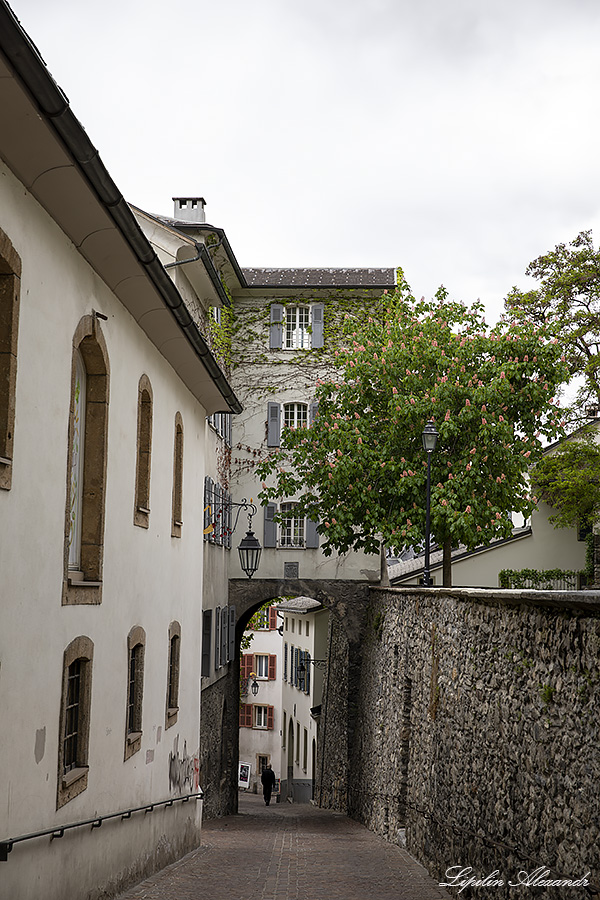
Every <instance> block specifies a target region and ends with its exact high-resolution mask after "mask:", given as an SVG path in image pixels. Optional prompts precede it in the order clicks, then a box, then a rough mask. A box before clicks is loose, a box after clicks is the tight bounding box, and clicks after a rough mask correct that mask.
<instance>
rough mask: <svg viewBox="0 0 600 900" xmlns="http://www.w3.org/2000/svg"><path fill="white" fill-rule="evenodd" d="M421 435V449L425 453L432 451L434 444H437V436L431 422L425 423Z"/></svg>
mask: <svg viewBox="0 0 600 900" xmlns="http://www.w3.org/2000/svg"><path fill="white" fill-rule="evenodd" d="M421 437H422V438H423V450H425V451H426V452H427V453H432V452H433V451H434V450H435V445H436V444H437V439H438V437H439V435H438V432H437V431H436V428H435V425H434V423H433V422H428V423H427V425H426V426H425V428H424V429H423V434H422V435H421Z"/></svg>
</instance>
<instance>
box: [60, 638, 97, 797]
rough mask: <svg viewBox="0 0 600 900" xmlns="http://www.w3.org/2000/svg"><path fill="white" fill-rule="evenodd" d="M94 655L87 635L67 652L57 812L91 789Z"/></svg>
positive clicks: (62, 704) (64, 663)
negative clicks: (89, 768)
mask: <svg viewBox="0 0 600 900" xmlns="http://www.w3.org/2000/svg"><path fill="white" fill-rule="evenodd" d="M93 656H94V645H93V643H92V641H91V640H90V639H89V638H88V637H85V635H82V636H81V637H77V638H75V640H74V641H71V643H70V644H69V646H68V647H67V649H66V650H65V652H64V657H63V684H62V702H61V712H60V731H59V734H60V739H59V745H58V792H57V802H56V808H57V809H59V808H60V807H61V806H64V805H65V803H68V802H69V800H72V799H73V798H74V797H76V796H77V795H78V794H80V793H81V792H82V791H84V790H85V789H86V787H87V781H88V751H89V733H90V713H91V697H92V660H93Z"/></svg>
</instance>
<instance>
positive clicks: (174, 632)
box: [165, 622, 181, 728]
mask: <svg viewBox="0 0 600 900" xmlns="http://www.w3.org/2000/svg"><path fill="white" fill-rule="evenodd" d="M180 653H181V625H180V624H179V622H171V624H170V625H169V665H168V671H167V714H166V721H165V727H166V728H170V727H171V725H174V724H175V722H176V721H177V716H178V713H179V661H180Z"/></svg>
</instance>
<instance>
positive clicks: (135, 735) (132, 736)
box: [127, 731, 143, 744]
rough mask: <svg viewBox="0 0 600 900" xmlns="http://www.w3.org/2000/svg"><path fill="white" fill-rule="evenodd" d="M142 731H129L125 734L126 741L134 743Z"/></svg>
mask: <svg viewBox="0 0 600 900" xmlns="http://www.w3.org/2000/svg"><path fill="white" fill-rule="evenodd" d="M142 734H143V732H141V731H130V732H129V734H128V735H127V743H128V744H135V742H136V741H139V740H140V738H141V736H142Z"/></svg>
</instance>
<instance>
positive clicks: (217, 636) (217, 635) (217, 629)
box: [215, 606, 221, 669]
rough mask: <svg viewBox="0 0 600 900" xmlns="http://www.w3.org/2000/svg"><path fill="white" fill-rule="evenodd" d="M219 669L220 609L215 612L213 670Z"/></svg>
mask: <svg viewBox="0 0 600 900" xmlns="http://www.w3.org/2000/svg"><path fill="white" fill-rule="evenodd" d="M220 668H221V607H220V606H217V608H216V610H215V669H220Z"/></svg>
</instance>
